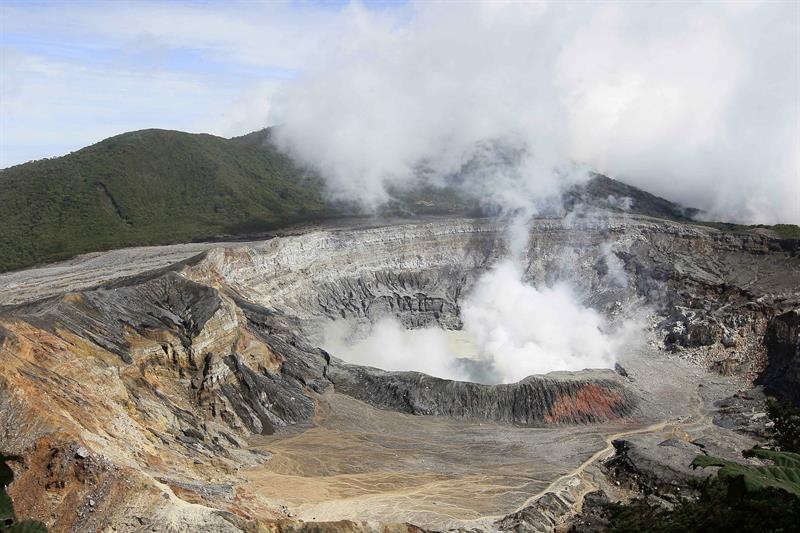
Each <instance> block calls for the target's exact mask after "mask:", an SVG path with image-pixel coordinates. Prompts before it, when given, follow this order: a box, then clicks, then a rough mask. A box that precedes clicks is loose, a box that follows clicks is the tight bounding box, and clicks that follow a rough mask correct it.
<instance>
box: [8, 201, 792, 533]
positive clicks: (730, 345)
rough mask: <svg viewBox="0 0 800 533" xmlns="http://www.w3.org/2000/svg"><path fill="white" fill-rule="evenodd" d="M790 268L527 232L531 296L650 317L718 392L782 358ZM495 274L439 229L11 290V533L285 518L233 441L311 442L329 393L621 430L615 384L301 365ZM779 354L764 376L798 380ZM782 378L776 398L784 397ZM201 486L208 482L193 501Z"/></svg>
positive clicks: (666, 247) (598, 375) (634, 221)
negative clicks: (334, 323) (326, 345)
mask: <svg viewBox="0 0 800 533" xmlns="http://www.w3.org/2000/svg"><path fill="white" fill-rule="evenodd" d="M796 253H797V249H796V245H795V244H794V243H792V242H785V241H777V240H771V239H769V238H767V237H764V236H758V235H751V236H735V235H727V234H721V233H719V232H716V231H714V230H709V229H706V228H700V227H695V226H689V225H683V224H678V223H671V222H664V221H658V220H653V219H648V218H641V217H613V218H608V217H599V218H598V217H595V218H586V219H575V220H571V221H569V222H567V221H563V220H553V219H547V220H538V221H535V222H534V223H533V225H532V229H531V233H530V240H529V246H528V254H527V264H526V270H525V275H526V278H527V279H528V280H529V281H534V282H536V283H550V282H553V281H556V280H560V279H568V280H572V281H573V282H574V283H575V284H576V285H577V286H578V290H579V291H580V294H581V295H582V296H583V298H584V300H585V301H586V302H587V303H588V304H590V305H592V306H594V307H596V308H598V309H599V310H601V311H603V312H605V313H607V314H609V316H611V318H612V319H614V318H615V317H616V316H618V315H621V314H624V313H626V312H631V311H632V310H633V309H635V308H637V307H636V306H642V305H644V306H649V307H651V308H655V309H657V310H658V311H659V316H660V325H659V331H662V332H663V333H662V337H663V339H664V344H665V346H666V347H667V348H669V349H672V350H676V351H679V352H686V353H690V354H692V353H694V352H692V350H697V349H703V350H704V351H703V352H702V353H703V355H704V356H706V357H707V358H708V361H705V362H706V363H707V364H709V365H712V366H713V365H716V366H715V368H718V369H719V370H720V371H723V372H748V371H749V372H758V371H760V370H761V369H762V368H763V367H764V366H765V365H766V354H767V350H766V347H765V345H764V344H763V342H762V341H763V337H764V333H765V332H766V331H767V330H768V328H772V329H770V330H769V331H774V335H773V336H774V338H775V339H776V340H775V343H774V345H775V346H778V347H782V346H791V342H792V339H793V338H795V337H796V332H795V333H791V332H792V331H794V330H792V329H791V328H792V327H793V326H792V325H791V324H793V322H791V320H790V319H791V316H792V315H787V313H788V312H790V311H791V310H792V309H795V308H797V307H798V301H800V299H799V297H800V295H799V294H798V293H799V292H800V291H798V287H800V265H799V264H798V259H797V256H796ZM504 255H505V245H504V227H503V226H502V225H501V224H499V223H497V222H492V221H487V220H462V219H455V220H448V219H442V220H428V221H422V222H418V223H407V224H401V225H390V226H378V227H367V228H361V229H340V230H332V231H315V232H312V233H309V234H305V235H296V236H287V237H282V238H275V239H271V240H268V241H264V242H259V243H249V244H246V245H237V246H233V247H225V248H215V249H212V250H210V251H209V252H207V253H205V254H204V255H201V256H197V257H195V258H193V259H191V260H188V258H186V257H184V258H182V259H183V260H184V262H181V263H176V264H175V265H174V266H172V267H166V268H162V269H160V270H155V271H147V272H141V273H136V274H134V275H133V276H129V275H128V274H130V273H131V272H135V269H134V268H133V267H132V266H130V265H126V267H125V269H124V272H125V275H124V276H122V275H121V276H115V275H114V274H113V272H110V271H109V272H105V273H104V274H103V277H104V278H105V279H108V280H109V281H107V282H105V283H104V284H102V285H100V286H96V287H89V286H86V285H85V280H82V281H80V283H79V284H77V285H70V284H69V283H66V285H65V281H64V278H59V277H56V278H53V279H50V278H47V277H46V276H45V277H43V278H39V279H42V280H43V281H42V283H41V285H40V286H39V287H38V289H37V291H38V292H37V294H51V295H50V296H48V297H46V298H44V299H39V300H35V299H34V300H33V301H31V300H29V299H26V298H25V295H24V294H21V293H18V292H14V290H13V288H12V289H10V291H11V292H10V296H9V298H10V300H11V301H13V302H15V305H13V306H6V307H5V308H2V310H1V311H0V343H2V351H1V352H0V363H1V364H0V406H2V410H0V430H2V443H0V447H2V449H3V450H4V451H7V452H15V453H19V454H21V455H24V456H26V457H28V458H29V462H28V465H27V466H26V467H25V468H24V471H23V472H21V475H20V476H19V478H18V481H17V482H15V484H14V485H13V486H12V488H11V492H12V495H13V496H14V497H15V498H16V501H17V502H18V506H20V507H19V511H20V514H21V515H22V516H31V517H35V518H38V519H42V520H45V521H47V522H48V524H49V525H50V526H51V527H52V528H53V529H54V530H55V531H68V530H81V531H97V530H102V529H104V528H106V527H112V526H113V527H117V528H118V529H122V530H140V529H141V530H145V529H151V528H152V527H157V528H162V529H169V528H171V529H173V530H185V531H191V530H198V529H203V530H209V531H227V530H230V531H236V530H241V529H243V528H245V527H251V526H252V527H255V524H256V521H257V520H276V519H281V518H286V514H285V513H284V512H283V511H282V510H281V508H280V507H279V506H278V505H277V504H275V505H272V507H270V505H271V504H266V503H264V502H261V501H257V499H254V498H255V497H254V496H253V495H248V494H242V493H241V492H240V491H238V490H237V486H238V484H239V479H238V478H237V472H238V471H239V470H240V469H241V468H244V467H250V466H253V465H258V464H260V463H262V462H264V461H266V460H268V459H269V454H268V453H265V452H262V451H259V450H256V449H253V448H252V447H250V446H249V445H248V439H250V438H252V437H253V436H257V435H270V434H274V433H276V432H281V431H290V430H299V429H302V428H309V427H312V426H313V425H314V423H315V417H316V416H317V415H318V410H319V408H320V405H321V403H323V399H324V398H325V397H326V395H330V394H334V393H335V394H339V395H341V394H344V395H347V396H350V397H352V398H355V399H357V400H360V401H362V402H365V403H367V404H369V405H371V406H374V407H376V408H378V409H384V410H393V411H400V412H403V413H410V414H414V415H432V416H441V417H447V418H449V419H458V420H468V421H486V422H491V423H500V424H513V425H516V426H525V427H548V426H556V425H558V426H565V425H571V424H591V423H600V422H614V421H618V422H621V421H622V420H624V419H625V418H626V417H628V416H630V415H635V414H637V398H636V397H635V395H634V394H633V393H632V392H631V391H630V390H629V388H628V387H627V386H626V383H627V382H626V379H625V378H623V377H622V376H620V375H619V374H617V373H615V372H613V371H610V370H608V371H596V372H595V371H593V372H586V373H579V374H575V375H569V376H565V375H558V376H555V375H550V376H545V377H530V378H527V379H525V380H523V381H521V382H519V383H515V384H508V385H498V386H488V385H479V384H474V383H463V382H451V381H447V380H442V379H437V378H431V377H429V376H425V375H422V374H418V373H414V372H384V371H381V370H378V369H372V368H365V367H358V366H352V365H347V364H345V363H344V362H342V361H340V360H338V359H336V358H335V357H334V356H332V355H330V354H328V353H326V352H324V351H322V350H320V349H318V348H316V347H315V344H316V338H315V334H316V333H317V332H318V331H319V327H320V325H321V324H323V323H325V322H327V321H330V320H332V319H340V318H345V319H349V320H353V321H355V322H360V323H363V324H368V323H370V322H373V321H375V320H377V319H379V318H380V317H382V316H386V315H391V316H395V317H397V318H399V319H400V320H401V321H402V323H403V324H405V325H406V326H407V327H421V326H427V325H432V324H438V325H440V326H442V327H446V328H453V327H459V326H460V301H461V298H462V296H463V295H464V294H466V293H468V291H469V290H470V289H471V287H472V286H473V284H474V283H475V281H476V279H477V278H478V276H479V275H480V274H481V273H482V272H484V271H485V270H486V269H487V268H489V267H490V266H491V265H492V264H494V263H495V262H496V261H497V260H498V259H499V258H501V257H503V256H504ZM92 261H93V262H94V263H95V264H96V263H97V258H93V259H92ZM76 265H77V267H76V268H79V265H80V262H78V263H76ZM58 272H59V275H62V274H63V275H68V274H65V273H64V271H58ZM9 279H11V278H9ZM13 279H14V280H16V282H18V281H19V280H20V279H21V278H20V275H19V273H16V274H14V276H13ZM48 279H50V281H47V280H48ZM48 283H52V284H53V286H56V287H58V289H57V291H56V292H57V293H58V294H56V293H48V292H47V291H48V288H47V284H48ZM787 316H788V317H789V320H788V322H787V321H786V320H785V317H787ZM781 317H784V318H781ZM783 322H786V323H787V324H788V325H787V326H786V327H785V328H784V327H783V326H781V325H780V324H782V323H783ZM784 332H788V333H786V334H784ZM792 335H794V337H792ZM794 346H796V344H795V345H794ZM780 349H781V350H783V348H780ZM787 350H788V351H787ZM787 350H784V351H780V352H775V353H776V354H777V355H775V357H777V358H778V359H775V361H772V362H776V361H777V362H778V363H779V365H780V364H783V363H780V361H783V360H784V359H786V360H787V361H788V360H791V359H792V357H794V358H795V359H794V360H796V349H795V352H793V353H794V355H792V352H791V350H790V349H788V348H787ZM770 358H773V352H770ZM787 358H788V359H787ZM787 364H789V363H787ZM784 366H785V365H784ZM765 376H766V377H767V378H768V379H773V378H769V375H768V374H765ZM783 378H785V379H788V380H789V381H788V382H786V383H787V385H782V386H781V387H783V390H788V389H787V387H788V384H790V383H791V379H793V378H791V374H790V373H784V374H783ZM783 378H782V379H783ZM776 383H778V381H776ZM776 386H777V385H776ZM292 428H294V429H292ZM201 476H202V477H203V478H205V479H213V480H215V481H213V483H205V484H203V485H199V484H198V483H196V482H195V481H194V480H195V479H197V478H198V477H201ZM134 494H135V495H136V496H135V497H134V496H132V495H134ZM354 518H357V517H354ZM248 524H250V526H248ZM281 524H282V525H281ZM262 525H263V524H262ZM268 527H271V528H273V529H276V528H277V529H278V530H290V529H291V530H294V528H300V526H298V525H297V524H287V523H278V522H274V523H273V525H272V526H268ZM330 527H332V528H334V530H335V529H336V528H339V526H333V525H332V526H330ZM362 527H367V526H366V525H364V524H362V525H360V526H359V525H354V524H353V523H346V524H341V528H342V529H347V528H356V529H358V528H362ZM369 527H372V526H369ZM406 527H407V526H397V528H400V529H403V528H406Z"/></svg>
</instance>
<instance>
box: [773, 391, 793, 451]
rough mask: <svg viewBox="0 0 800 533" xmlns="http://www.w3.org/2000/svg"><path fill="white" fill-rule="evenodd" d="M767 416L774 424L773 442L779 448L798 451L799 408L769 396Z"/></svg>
mask: <svg viewBox="0 0 800 533" xmlns="http://www.w3.org/2000/svg"><path fill="white" fill-rule="evenodd" d="M767 416H768V417H769V419H770V420H772V423H773V424H774V426H773V428H772V435H771V438H772V441H773V444H774V445H775V446H776V447H777V448H779V449H781V450H784V451H790V452H795V453H800V409H798V408H797V407H795V406H793V405H792V404H790V403H787V402H779V401H778V400H775V399H773V398H770V399H769V400H767Z"/></svg>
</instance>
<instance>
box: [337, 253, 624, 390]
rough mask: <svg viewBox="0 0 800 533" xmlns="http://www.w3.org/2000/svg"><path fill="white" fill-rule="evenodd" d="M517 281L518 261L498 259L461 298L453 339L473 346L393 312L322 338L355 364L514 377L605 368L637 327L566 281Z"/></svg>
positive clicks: (502, 379)
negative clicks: (411, 324)
mask: <svg viewBox="0 0 800 533" xmlns="http://www.w3.org/2000/svg"><path fill="white" fill-rule="evenodd" d="M521 280H522V272H521V270H520V268H519V266H518V265H517V263H516V262H514V261H513V260H510V259H509V260H505V261H502V262H501V263H499V264H497V265H495V266H494V267H493V268H492V269H491V270H489V271H488V272H487V273H486V274H485V275H483V276H482V277H481V278H480V279H479V280H478V282H477V284H476V286H475V287H474V289H473V290H472V292H471V293H470V294H469V295H468V297H467V299H466V300H465V301H464V302H462V311H461V318H462V321H463V325H464V326H463V331H462V332H460V333H461V335H460V336H459V338H460V340H462V341H464V340H469V341H470V342H471V343H473V344H474V346H473V347H467V348H466V349H465V347H464V346H463V342H462V344H461V346H459V345H457V344H456V343H454V342H453V339H452V338H450V335H452V332H446V331H444V330H442V329H439V328H436V327H429V328H424V329H416V330H405V329H404V328H403V326H402V325H401V324H400V322H399V321H398V320H397V319H393V318H384V319H382V320H380V321H379V322H377V323H376V324H375V325H373V327H372V329H371V330H370V332H369V334H368V335H367V336H366V337H365V338H363V339H360V340H356V341H353V340H352V339H350V337H349V333H350V332H349V329H348V326H347V324H346V323H341V322H334V323H331V324H330V325H329V326H328V327H327V328H326V330H325V332H324V340H323V345H324V347H325V348H326V349H327V350H328V351H330V352H331V353H333V354H334V355H337V356H339V357H341V358H343V359H345V360H346V361H348V362H350V363H354V364H362V365H369V366H377V367H379V368H382V369H384V370H415V371H418V372H424V373H426V374H430V375H433V376H437V377H442V378H447V379H456V380H467V381H477V382H483V383H513V382H516V381H519V380H521V379H523V378H525V377H527V376H530V375H533V374H546V373H548V372H553V371H562V370H563V371H577V370H583V369H587V368H611V367H613V366H614V363H615V362H616V354H617V353H618V352H619V350H620V349H621V347H622V345H623V344H624V343H629V342H631V338H632V337H633V336H634V335H636V334H637V333H638V332H639V329H638V325H637V324H635V323H634V322H623V323H622V324H621V325H618V326H617V327H612V326H611V325H610V324H609V323H608V321H607V320H606V319H605V317H604V316H603V315H602V314H601V313H599V312H598V311H596V310H594V309H591V308H589V307H585V306H584V305H582V304H581V303H580V300H579V298H578V297H577V296H576V294H575V293H574V292H573V290H572V288H571V287H570V286H569V285H568V284H567V283H564V282H561V283H557V284H555V285H553V286H552V287H544V288H541V289H537V288H536V287H533V286H531V285H528V284H526V283H524V282H523V281H521ZM465 338H466V339H465Z"/></svg>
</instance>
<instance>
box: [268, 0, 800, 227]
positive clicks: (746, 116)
mask: <svg viewBox="0 0 800 533" xmlns="http://www.w3.org/2000/svg"><path fill="white" fill-rule="evenodd" d="M799 18H800V4H798V3H796V2H749V3H748V2H708V3H643V2H626V3H622V2H620V3H602V2H596V3H576V4H572V3H565V2H554V3H505V2H489V3H483V4H475V3H461V4H457V5H456V4H453V3H430V2H420V3H413V4H411V5H410V6H409V7H407V8H402V9H399V10H397V11H391V10H389V11H381V12H375V11H369V10H367V9H364V8H362V7H360V6H359V5H357V4H355V5H351V6H350V7H349V8H348V9H347V10H345V12H344V14H343V15H342V24H344V25H345V27H347V29H348V31H347V32H346V33H345V35H344V36H343V37H341V38H339V39H338V40H337V41H335V42H334V41H331V42H328V43H327V45H328V47H327V50H326V51H325V52H323V53H321V54H320V55H319V57H318V58H317V60H316V61H313V62H312V64H310V65H309V66H308V68H307V69H306V70H305V73H304V74H303V75H302V76H300V77H299V78H298V79H297V80H295V81H294V82H292V83H289V84H287V85H286V86H285V87H284V88H283V90H282V91H281V93H280V94H279V95H278V96H277V97H276V98H275V99H274V101H273V102H271V104H272V111H273V112H272V114H271V121H272V122H273V123H280V124H282V125H283V128H282V130H281V131H280V136H281V140H282V142H283V143H284V145H285V146H286V147H287V148H289V149H290V150H291V151H292V152H293V153H294V154H296V155H297V156H299V157H300V158H301V159H302V160H304V161H306V162H307V163H308V164H310V165H312V166H314V167H316V168H318V169H319V170H320V171H321V172H322V173H323V175H324V176H326V178H327V180H328V184H329V188H330V191H331V193H332V194H333V195H334V196H338V197H345V198H350V199H352V198H356V199H359V200H360V201H362V202H363V203H365V204H367V205H373V206H374V205H376V204H378V203H380V202H381V201H383V200H384V199H385V198H386V185H387V184H392V185H398V184H405V183H408V182H409V180H412V179H420V176H422V177H423V178H422V179H427V180H430V181H432V182H433V183H435V182H436V181H437V180H438V179H441V176H443V175H446V174H448V173H452V172H455V171H458V170H459V169H461V168H462V166H463V165H464V163H465V162H467V161H470V160H471V159H472V158H473V157H474V156H475V153H476V150H480V149H481V148H480V147H485V146H487V143H493V142H500V143H502V144H503V145H505V146H514V147H518V148H520V150H521V151H522V152H524V154H526V155H525V158H526V159H530V161H529V162H527V163H526V165H535V166H537V167H538V168H540V169H552V168H565V167H568V166H569V165H571V164H574V163H577V164H581V165H586V166H588V167H590V168H592V169H594V170H597V171H599V172H603V173H607V174H609V175H611V176H613V177H616V178H619V179H622V180H623V181H626V182H628V183H630V184H632V185H636V186H639V187H641V188H643V189H645V190H648V191H650V192H653V193H656V194H659V195H662V196H665V197H667V198H669V199H673V200H676V201H679V202H681V203H683V204H685V205H688V206H693V207H699V208H701V209H704V210H706V211H707V212H708V216H710V217H713V218H720V219H726V220H733V221H744V222H764V223H774V222H788V223H797V222H800V170H799V169H800V100H799V99H798V95H799V94H800V29H799V25H798V19H799ZM521 175H522V176H523V178H524V179H523V183H524V185H523V187H522V188H520V187H519V186H515V188H513V189H511V190H509V189H504V188H503V187H494V188H493V187H488V186H486V184H485V183H484V184H483V187H484V188H486V189H490V190H492V191H495V192H496V193H498V194H505V195H506V196H514V195H513V194H509V192H513V193H516V195H517V196H519V195H522V194H528V193H529V192H531V191H534V192H536V191H542V190H547V189H552V187H553V183H552V180H551V179H550V177H551V176H552V173H551V172H536V173H529V172H523V173H522V174H521ZM486 179H490V178H487V176H483V175H482V176H478V177H476V179H474V180H473V184H475V183H478V184H480V183H482V180H486ZM517 181H519V180H517Z"/></svg>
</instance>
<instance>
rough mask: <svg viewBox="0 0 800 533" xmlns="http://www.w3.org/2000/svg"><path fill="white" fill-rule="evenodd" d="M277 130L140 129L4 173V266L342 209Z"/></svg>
mask: <svg viewBox="0 0 800 533" xmlns="http://www.w3.org/2000/svg"><path fill="white" fill-rule="evenodd" d="M269 136H270V133H269V130H264V131H261V132H256V133H253V134H250V135H247V136H245V137H240V138H235V139H223V138H220V137H214V136H212V135H194V134H188V133H181V132H177V131H164V130H142V131H135V132H131V133H125V134H122V135H118V136H116V137H112V138H110V139H106V140H104V141H102V142H100V143H98V144H95V145H92V146H89V147H87V148H84V149H82V150H79V151H77V152H74V153H72V154H69V155H66V156H64V157H59V158H55V159H47V160H42V161H35V162H31V163H26V164H23V165H18V166H14V167H10V168H7V169H4V170H2V171H0V198H2V199H3V201H2V202H0V228H2V232H0V271H3V270H11V269H17V268H21V267H24V266H28V265H31V264H35V263H41V262H47V261H54V260H59V259H65V258H68V257H71V256H73V255H76V254H79V253H84V252H89V251H97V250H105V249H111V248H119V247H125V246H135V245H150V244H165V243H171V242H180V241H191V240H206V239H212V238H215V237H217V236H220V235H235V234H242V233H251V232H259V231H264V230H268V229H271V228H275V227H277V226H280V225H285V224H288V223H292V222H295V221H301V220H307V219H314V218H320V217H323V216H330V215H332V214H335V212H334V210H333V209H332V208H331V207H330V206H328V205H327V204H326V203H325V202H324V201H323V198H322V193H321V186H320V182H319V179H317V178H315V177H313V176H307V175H306V174H305V173H304V172H303V171H302V170H301V169H299V168H298V167H296V166H295V165H293V164H292V162H291V161H290V160H289V159H288V158H287V157H286V156H284V155H282V154H281V153H280V152H278V151H277V150H276V149H275V148H273V147H272V146H271V145H270V143H269Z"/></svg>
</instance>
